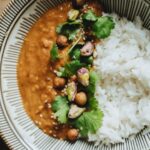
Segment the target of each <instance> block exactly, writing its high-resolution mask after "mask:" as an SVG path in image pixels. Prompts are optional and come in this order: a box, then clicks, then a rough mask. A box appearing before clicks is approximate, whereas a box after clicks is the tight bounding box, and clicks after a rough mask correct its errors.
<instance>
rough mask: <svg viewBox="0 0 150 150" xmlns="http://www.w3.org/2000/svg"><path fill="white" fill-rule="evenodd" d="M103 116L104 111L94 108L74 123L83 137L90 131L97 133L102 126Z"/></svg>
mask: <svg viewBox="0 0 150 150" xmlns="http://www.w3.org/2000/svg"><path fill="white" fill-rule="evenodd" d="M102 118H103V113H102V112H101V111H100V110H92V111H90V112H84V113H83V114H82V115H81V116H80V117H79V118H77V119H76V120H75V121H74V122H73V123H72V124H73V126H74V127H75V128H78V129H79V130H80V134H81V136H82V137H86V136H87V135H88V133H93V134H94V133H96V131H97V130H98V129H99V128H100V127H101V124H102Z"/></svg>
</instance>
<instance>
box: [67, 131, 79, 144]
mask: <svg viewBox="0 0 150 150" xmlns="http://www.w3.org/2000/svg"><path fill="white" fill-rule="evenodd" d="M78 135H79V132H78V130H77V129H70V130H69V131H68V132H67V137H68V139H69V140H70V141H75V140H77V138H78Z"/></svg>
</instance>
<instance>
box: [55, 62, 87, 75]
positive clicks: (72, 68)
mask: <svg viewBox="0 0 150 150" xmlns="http://www.w3.org/2000/svg"><path fill="white" fill-rule="evenodd" d="M84 66H86V64H84V63H81V62H80V61H79V60H73V61H71V62H70V63H68V64H66V65H65V66H64V67H63V68H60V70H59V71H58V73H57V75H58V76H60V77H70V76H72V75H74V74H76V72H77V70H78V69H80V68H81V67H84Z"/></svg>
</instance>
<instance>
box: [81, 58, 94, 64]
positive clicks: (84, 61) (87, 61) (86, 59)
mask: <svg viewBox="0 0 150 150" xmlns="http://www.w3.org/2000/svg"><path fill="white" fill-rule="evenodd" d="M81 62H83V63H86V64H93V56H90V57H81Z"/></svg>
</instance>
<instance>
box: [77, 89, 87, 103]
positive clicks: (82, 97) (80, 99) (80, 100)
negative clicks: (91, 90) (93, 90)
mask: <svg viewBox="0 0 150 150" xmlns="http://www.w3.org/2000/svg"><path fill="white" fill-rule="evenodd" d="M86 102H87V96H86V94H85V93H84V92H79V93H77V94H76V96H75V103H76V104H78V105H79V106H84V105H85V104H86Z"/></svg>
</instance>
